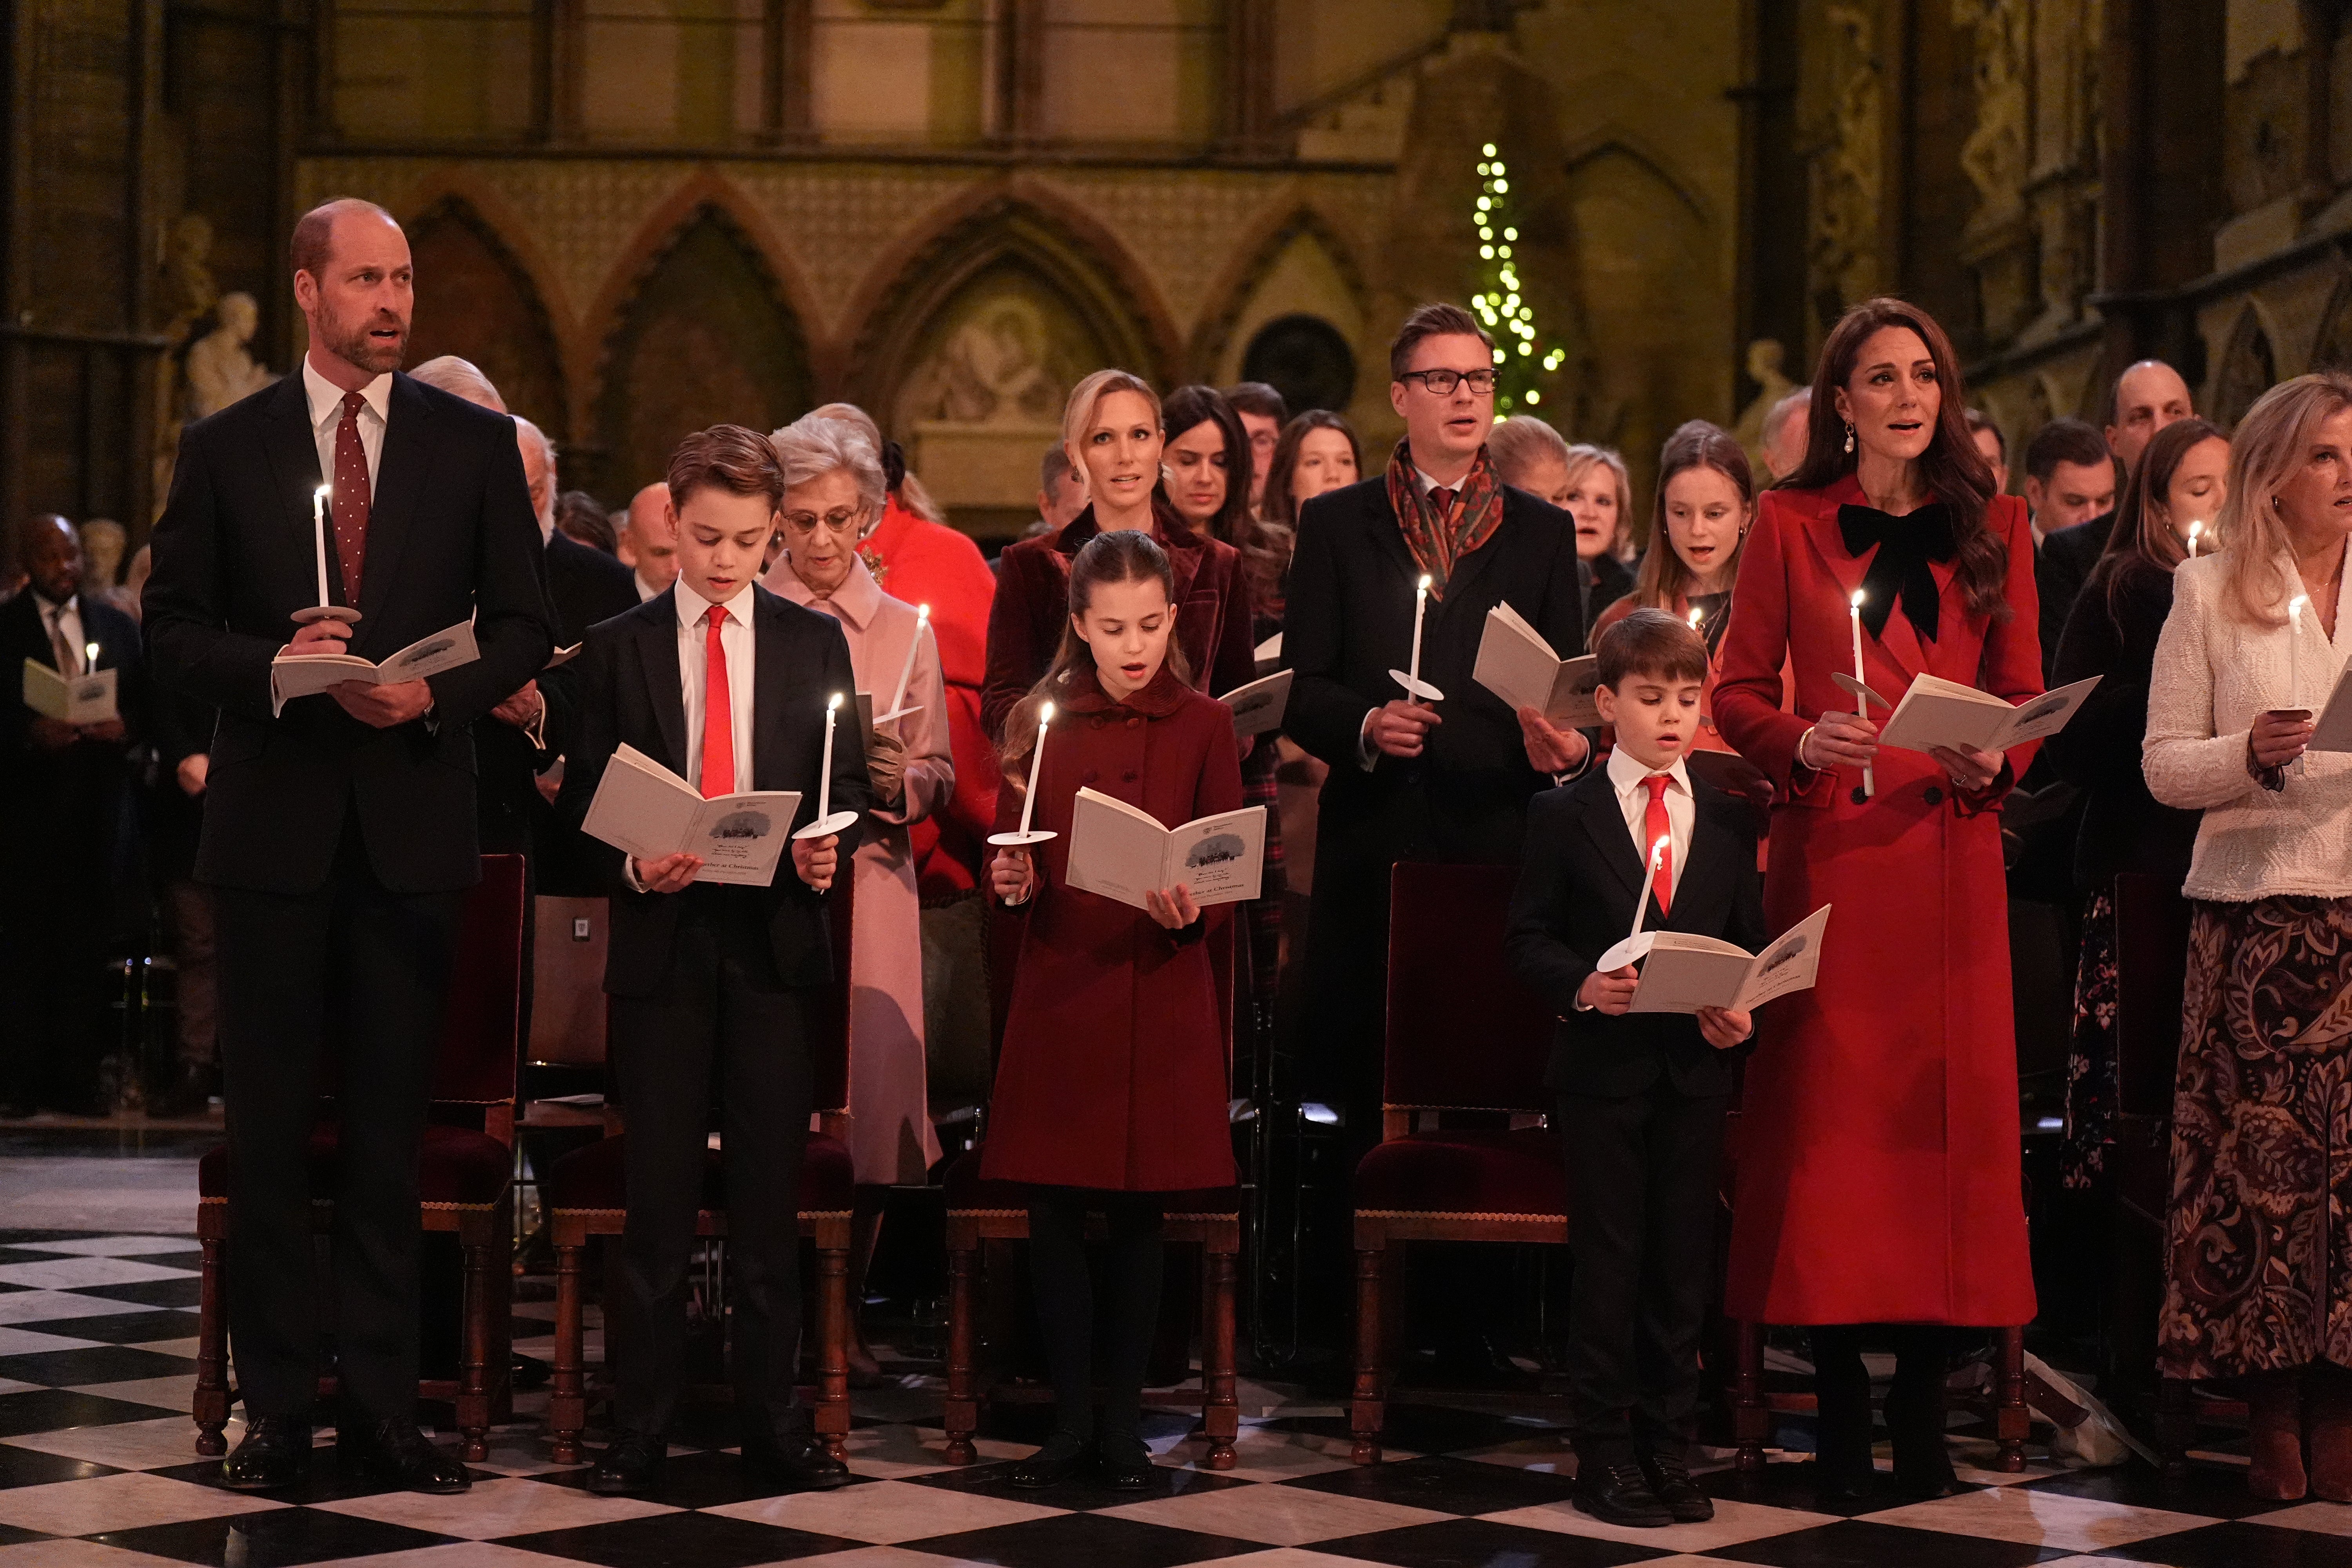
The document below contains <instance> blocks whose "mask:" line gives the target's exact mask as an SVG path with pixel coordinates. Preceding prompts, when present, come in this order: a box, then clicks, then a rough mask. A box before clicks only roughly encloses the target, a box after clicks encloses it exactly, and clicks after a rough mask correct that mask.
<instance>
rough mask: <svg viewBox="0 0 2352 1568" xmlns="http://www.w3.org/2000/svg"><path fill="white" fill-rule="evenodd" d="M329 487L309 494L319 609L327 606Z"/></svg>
mask: <svg viewBox="0 0 2352 1568" xmlns="http://www.w3.org/2000/svg"><path fill="white" fill-rule="evenodd" d="M333 493H334V492H333V490H332V489H331V487H329V486H326V485H320V487H319V488H318V489H315V490H312V491H311V492H310V532H311V533H312V534H313V535H314V536H315V537H316V539H317V541H318V546H319V607H320V609H324V608H326V605H327V498H328V497H329V496H330V495H331V494H333Z"/></svg>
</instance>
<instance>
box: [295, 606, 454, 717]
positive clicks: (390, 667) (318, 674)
mask: <svg viewBox="0 0 2352 1568" xmlns="http://www.w3.org/2000/svg"><path fill="white" fill-rule="evenodd" d="M481 657H482V650H481V649H480V648H479V647H476V646H475V644H474V626H473V623H472V622H471V621H459V622H458V623H457V625H456V626H450V627H448V628H447V629H446V630H444V631H437V632H435V633H434V634H433V635H432V636H431V637H419V638H418V639H417V640H416V641H415V642H413V643H410V644H409V645H408V646H407V647H404V648H402V649H401V650H400V651H399V652H398V653H396V654H394V655H393V656H392V657H391V658H387V659H385V660H384V661H383V663H382V664H370V663H369V662H368V661H367V660H366V659H363V658H360V657H359V656H358V655H357V654H350V653H293V652H289V651H288V650H286V649H280V650H279V651H278V657H277V658H273V659H271V660H270V661H269V692H270V698H271V707H270V711H271V712H272V713H273V714H274V713H276V712H277V711H278V710H280V709H283V708H284V707H285V706H286V704H288V703H289V702H291V701H292V700H294V699H295V698H297V697H309V696H311V695H312V694H314V693H316V692H320V691H324V690H326V689H328V688H329V687H331V686H341V684H342V683H343V682H344V681H346V680H357V681H361V682H363V683H364V684H366V685H369V686H394V685H397V684H399V683H400V682H401V681H404V680H422V679H425V677H426V676H428V675H438V674H440V673H441V672H442V671H443V670H445V669H455V668H457V667H458V666H459V665H461V664H471V663H473V662H474V661H475V660H476V659H478V658H481Z"/></svg>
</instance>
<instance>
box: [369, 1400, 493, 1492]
mask: <svg viewBox="0 0 2352 1568" xmlns="http://www.w3.org/2000/svg"><path fill="white" fill-rule="evenodd" d="M335 1453H336V1457H337V1458H338V1459H339V1460H340V1461H341V1463H342V1464H344V1465H346V1466H356V1467H357V1468H359V1470H360V1471H361V1473H362V1474H363V1475H366V1476H368V1477H369V1478H370V1479H374V1480H379V1481H389V1482H391V1483H392V1484H393V1485H394V1486H396V1487H398V1488H400V1489H402V1490H403V1491H412V1492H434V1493H436V1494H441V1495H446V1494H448V1493H451V1492H461V1491H464V1490H465V1489H467V1488H468V1487H470V1486H472V1485H473V1484H474V1483H473V1480H472V1479H471V1478H469V1477H468V1476H467V1474H466V1467H465V1466H463V1465H461V1464H459V1463H458V1462H457V1459H456V1458H453V1457H452V1456H450V1455H448V1454H446V1453H443V1452H442V1451H441V1450H440V1449H438V1448H436V1447H434V1446H433V1445H432V1444H431V1443H428V1442H426V1441H425V1434H424V1433H422V1432H420V1431H418V1430H417V1429H416V1423H415V1421H413V1420H411V1419H409V1418H408V1417H407V1416H405V1415H387V1416H385V1417H384V1418H383V1420H381V1421H371V1422H369V1423H368V1424H367V1425H366V1426H344V1427H341V1428H339V1429H338V1430H337V1432H336V1434H335Z"/></svg>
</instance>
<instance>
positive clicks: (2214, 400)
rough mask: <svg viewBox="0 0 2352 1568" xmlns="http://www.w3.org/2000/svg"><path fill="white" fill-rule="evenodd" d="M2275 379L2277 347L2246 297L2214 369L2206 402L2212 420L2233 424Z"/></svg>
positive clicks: (2257, 312) (2224, 425) (2276, 372)
mask: <svg viewBox="0 0 2352 1568" xmlns="http://www.w3.org/2000/svg"><path fill="white" fill-rule="evenodd" d="M2277 380H2278V351H2277V348H2276V346H2275V344H2274V343H2273V340H2272V337H2271V333H2270V330H2269V327H2268V325H2267V324H2266V323H2265V322H2264V321H2263V317H2262V312H2261V311H2260V310H2258V309H2257V308H2256V307H2255V305H2254V302H2253V301H2252V300H2247V301H2246V303H2245V304H2244V305H2243V306H2242V307H2241V308H2240V310H2239V311H2238V319H2237V321H2236V322H2235V323H2233V324H2232V325H2231V328H2230V341H2229V346H2228V347H2227V348H2225V349H2223V350H2222V351H2221V363H2220V365H2219V366H2218V367H2217V368H2216V369H2215V370H2214V372H2213V393H2212V395H2211V396H2210V398H2208V399H2207V400H2206V403H2207V406H2208V407H2210V408H2211V409H2212V411H2213V412H2212V418H2213V420H2214V422H2215V423H2217V424H2219V425H2220V426H2221V427H2222V428H2223V429H2225V430H2228V429H2233V428H2235V427H2236V426H2237V423H2238V421H2239V420H2241V419H2243V418H2244V417H2245V416H2246V410H2248V409H2249V408H2252V406H2253V405H2254V400H2255V399H2256V398H2258V397H2260V396H2261V395H2263V393H2265V392H2268V391H2269V390H2270V389H2271V387H2272V386H2273V384H2275V383H2276V382H2277Z"/></svg>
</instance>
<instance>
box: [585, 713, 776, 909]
mask: <svg viewBox="0 0 2352 1568" xmlns="http://www.w3.org/2000/svg"><path fill="white" fill-rule="evenodd" d="M800 805H801V797H800V793H799V792H798V791H797V790H751V791H748V792H746V793H744V794H742V795H719V797H718V798H716V799H714V800H705V799H703V798H702V796H701V795H698V794H697V793H696V792H695V788H694V786H693V785H692V784H688V783H687V782H686V781H685V780H684V779H682V778H680V777H678V776H677V774H676V773H672V772H670V771H669V770H668V769H667V768H666V767H664V766H662V765H661V764H660V763H657V762H656V761H654V760H653V759H652V758H651V757H649V756H647V755H646V754H645V753H644V752H640V751H638V750H637V749H636V748H635V747H634V746H629V745H623V746H621V747H620V748H619V749H618V750H616V751H614V753H613V760H612V762H611V763H608V764H606V766H605V769H604V777H603V778H602V779H599V780H598V781H597V783H596V795H595V798H594V799H593V800H591V801H590V802H589V803H588V819H587V820H586V821H585V822H583V823H582V824H581V825H580V826H582V828H583V830H585V831H586V832H587V833H588V835H589V836H590V837H595V838H601V839H603V840H604V842H605V843H607V844H610V845H611V846H613V847H614V848H616V849H618V850H620V851H622V852H623V853H624V854H627V855H634V856H635V857H636V858H638V859H640V860H656V859H659V858H661V857H662V856H665V855H677V854H681V853H682V854H688V855H699V856H700V857H702V869H701V870H699V871H698V872H696V873H695V874H694V879H695V880H696V881H698V882H748V883H750V884H751V885H752V886H753V887H759V888H764V887H766V886H767V885H768V884H769V883H771V882H772V881H774V880H775V877H776V862H777V860H778V859H780V858H782V855H783V852H784V844H785V842H786V840H788V839H789V838H790V837H791V836H792V827H793V813H794V812H796V811H798V810H799V809H800Z"/></svg>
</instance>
